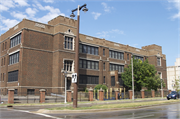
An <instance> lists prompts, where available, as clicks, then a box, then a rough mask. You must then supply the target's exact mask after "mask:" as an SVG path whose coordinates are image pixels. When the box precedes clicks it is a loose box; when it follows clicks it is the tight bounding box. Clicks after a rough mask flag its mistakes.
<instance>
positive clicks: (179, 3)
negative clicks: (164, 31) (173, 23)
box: [168, 0, 180, 19]
mask: <svg viewBox="0 0 180 119" xmlns="http://www.w3.org/2000/svg"><path fill="white" fill-rule="evenodd" d="M168 2H169V3H172V4H173V5H174V7H175V8H176V9H177V10H178V13H176V14H175V15H173V16H172V19H176V18H178V19H180V0H168Z"/></svg>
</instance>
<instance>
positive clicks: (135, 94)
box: [134, 91, 142, 99]
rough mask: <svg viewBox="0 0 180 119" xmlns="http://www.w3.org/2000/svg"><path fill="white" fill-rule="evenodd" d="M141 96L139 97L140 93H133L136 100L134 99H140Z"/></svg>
mask: <svg viewBox="0 0 180 119" xmlns="http://www.w3.org/2000/svg"><path fill="white" fill-rule="evenodd" d="M141 97H142V96H141V92H140V91H135V92H134V98H135V99H136V98H141Z"/></svg>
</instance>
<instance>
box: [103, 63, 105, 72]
mask: <svg viewBox="0 0 180 119" xmlns="http://www.w3.org/2000/svg"><path fill="white" fill-rule="evenodd" d="M103 69H104V70H106V65H105V62H104V63H103Z"/></svg>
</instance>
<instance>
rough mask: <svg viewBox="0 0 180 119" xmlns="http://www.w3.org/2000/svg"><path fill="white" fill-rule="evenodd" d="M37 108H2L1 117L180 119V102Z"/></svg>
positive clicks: (8, 118) (37, 118) (5, 118)
mask: <svg viewBox="0 0 180 119" xmlns="http://www.w3.org/2000/svg"><path fill="white" fill-rule="evenodd" d="M26 108H27V107H26ZM35 110H37V109H31V108H30V107H28V108H27V110H26V109H23V110H20V109H17V108H0V119H62V118H63V119H64V118H65V119H70V118H71V119H101V118H103V119H144V118H149V119H159V118H161V119H180V103H176V104H170V105H161V106H153V107H148V108H141V109H129V110H121V111H108V112H93V113H64V114H42V113H34V112H33V111H35Z"/></svg>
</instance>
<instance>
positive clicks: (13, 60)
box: [9, 52, 19, 65]
mask: <svg viewBox="0 0 180 119" xmlns="http://www.w3.org/2000/svg"><path fill="white" fill-rule="evenodd" d="M17 62H19V52H17V53H14V54H12V55H10V56H9V65H11V64H15V63H17Z"/></svg>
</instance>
